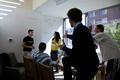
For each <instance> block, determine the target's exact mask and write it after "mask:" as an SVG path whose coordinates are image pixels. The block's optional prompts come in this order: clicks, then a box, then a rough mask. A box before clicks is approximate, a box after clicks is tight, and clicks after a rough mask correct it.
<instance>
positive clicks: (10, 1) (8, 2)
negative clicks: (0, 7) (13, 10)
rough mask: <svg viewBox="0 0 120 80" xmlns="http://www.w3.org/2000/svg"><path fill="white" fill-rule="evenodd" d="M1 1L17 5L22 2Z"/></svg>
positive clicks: (1, 0) (0, 0)
mask: <svg viewBox="0 0 120 80" xmlns="http://www.w3.org/2000/svg"><path fill="white" fill-rule="evenodd" d="M0 2H4V3H10V4H15V5H21V4H20V3H16V2H11V1H5V0H0Z"/></svg>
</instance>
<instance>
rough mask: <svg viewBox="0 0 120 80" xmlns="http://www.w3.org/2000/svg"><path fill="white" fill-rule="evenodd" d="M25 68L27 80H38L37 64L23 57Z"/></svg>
mask: <svg viewBox="0 0 120 80" xmlns="http://www.w3.org/2000/svg"><path fill="white" fill-rule="evenodd" d="M23 60H24V67H25V78H26V79H25V80H38V79H37V70H36V63H35V62H34V61H33V60H32V59H29V58H25V57H23Z"/></svg>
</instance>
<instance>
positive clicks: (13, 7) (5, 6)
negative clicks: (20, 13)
mask: <svg viewBox="0 0 120 80" xmlns="http://www.w3.org/2000/svg"><path fill="white" fill-rule="evenodd" d="M0 6H2V7H9V8H16V7H15V6H10V5H3V4H0Z"/></svg>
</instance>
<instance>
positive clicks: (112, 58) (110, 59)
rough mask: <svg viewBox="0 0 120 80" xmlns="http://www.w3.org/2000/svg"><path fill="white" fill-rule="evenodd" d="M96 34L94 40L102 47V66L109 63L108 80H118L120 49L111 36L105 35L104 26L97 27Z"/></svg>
mask: <svg viewBox="0 0 120 80" xmlns="http://www.w3.org/2000/svg"><path fill="white" fill-rule="evenodd" d="M95 32H96V35H95V36H94V38H95V40H96V42H97V43H98V44H99V47H100V51H101V55H102V64H104V62H106V61H107V67H106V79H107V80H117V79H115V76H116V73H117V65H118V61H119V60H118V59H119V58H120V49H119V47H118V45H117V43H116V42H115V41H114V40H113V39H112V38H111V37H110V36H108V35H107V34H106V33H104V26H103V25H101V24H99V25H96V28H95ZM119 79H120V78H119Z"/></svg>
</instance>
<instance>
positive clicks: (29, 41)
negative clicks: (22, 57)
mask: <svg viewBox="0 0 120 80" xmlns="http://www.w3.org/2000/svg"><path fill="white" fill-rule="evenodd" d="M23 42H24V43H25V45H27V46H32V45H33V44H34V40H33V38H32V37H30V36H26V37H25V38H24V39H23ZM23 51H32V48H26V47H24V48H23Z"/></svg>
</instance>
